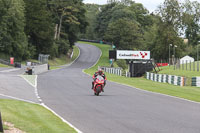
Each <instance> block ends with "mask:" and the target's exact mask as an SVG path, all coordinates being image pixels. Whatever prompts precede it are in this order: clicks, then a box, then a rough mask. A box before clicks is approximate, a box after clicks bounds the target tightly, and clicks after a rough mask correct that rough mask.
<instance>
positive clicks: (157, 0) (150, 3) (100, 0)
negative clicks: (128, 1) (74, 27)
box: [83, 0, 200, 12]
mask: <svg viewBox="0 0 200 133" xmlns="http://www.w3.org/2000/svg"><path fill="white" fill-rule="evenodd" d="M134 1H135V2H137V3H142V4H143V6H144V7H145V8H147V9H148V10H149V11H150V12H153V11H155V10H156V9H157V7H158V6H159V5H160V4H162V3H163V2H164V0H134ZM181 1H184V0H181ZM192 1H194V0H192ZM196 1H198V2H200V0H196ZM83 2H84V3H95V4H100V5H102V4H106V3H107V0H83Z"/></svg>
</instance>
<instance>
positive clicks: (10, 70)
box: [0, 68, 20, 73]
mask: <svg viewBox="0 0 200 133" xmlns="http://www.w3.org/2000/svg"><path fill="white" fill-rule="evenodd" d="M17 70H20V68H13V69H8V70H3V71H0V72H2V73H4V72H6V73H8V72H13V71H17Z"/></svg>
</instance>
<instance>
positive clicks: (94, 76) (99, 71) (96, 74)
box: [92, 69, 107, 92]
mask: <svg viewBox="0 0 200 133" xmlns="http://www.w3.org/2000/svg"><path fill="white" fill-rule="evenodd" d="M98 75H100V76H102V77H103V78H104V87H105V85H106V80H107V78H106V75H105V74H104V73H103V71H102V69H99V70H98V71H97V72H95V73H94V75H93V77H92V78H93V79H94V81H95V80H96V77H97V76H98ZM94 81H93V82H92V89H93V88H94ZM102 91H103V92H104V89H103V88H102Z"/></svg>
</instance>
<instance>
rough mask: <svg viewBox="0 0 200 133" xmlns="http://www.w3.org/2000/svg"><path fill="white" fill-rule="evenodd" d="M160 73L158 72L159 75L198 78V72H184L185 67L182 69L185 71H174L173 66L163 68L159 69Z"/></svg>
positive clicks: (199, 75) (199, 74)
mask: <svg viewBox="0 0 200 133" xmlns="http://www.w3.org/2000/svg"><path fill="white" fill-rule="evenodd" d="M160 68H161V71H160V72H159V73H160V74H169V75H177V76H184V77H188V78H192V77H200V72H197V70H196V71H193V70H191V71H190V70H189V69H188V70H186V66H185V67H184V69H185V70H182V69H176V70H174V66H170V67H169V66H165V67H160Z"/></svg>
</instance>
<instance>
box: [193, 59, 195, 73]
mask: <svg viewBox="0 0 200 133" xmlns="http://www.w3.org/2000/svg"><path fill="white" fill-rule="evenodd" d="M193 71H195V61H194V62H193Z"/></svg>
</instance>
